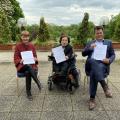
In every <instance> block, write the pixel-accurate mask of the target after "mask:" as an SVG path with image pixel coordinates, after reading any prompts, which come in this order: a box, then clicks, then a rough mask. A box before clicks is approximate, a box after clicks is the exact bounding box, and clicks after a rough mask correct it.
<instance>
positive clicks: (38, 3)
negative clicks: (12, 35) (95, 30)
mask: <svg viewBox="0 0 120 120" xmlns="http://www.w3.org/2000/svg"><path fill="white" fill-rule="evenodd" d="M17 1H18V2H19V3H20V7H21V8H22V10H23V13H24V15H25V19H26V21H27V24H30V25H31V24H39V21H40V18H41V17H44V18H45V22H47V23H51V24H52V23H53V24H56V25H70V24H78V23H80V22H81V21H82V19H83V17H84V13H85V12H87V13H89V21H92V22H93V23H94V24H95V25H99V24H100V22H101V21H102V20H103V19H105V20H106V19H107V20H110V19H111V16H112V15H113V16H115V15H117V14H119V13H120V0H17Z"/></svg>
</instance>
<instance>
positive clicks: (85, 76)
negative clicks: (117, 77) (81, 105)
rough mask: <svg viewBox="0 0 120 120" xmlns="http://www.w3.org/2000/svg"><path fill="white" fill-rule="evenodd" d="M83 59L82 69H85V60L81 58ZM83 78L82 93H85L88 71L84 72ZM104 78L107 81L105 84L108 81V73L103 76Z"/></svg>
mask: <svg viewBox="0 0 120 120" xmlns="http://www.w3.org/2000/svg"><path fill="white" fill-rule="evenodd" d="M82 61H83V69H84V71H85V60H82ZM84 74H85V75H84V79H83V89H84V94H85V89H86V87H85V86H86V83H87V84H88V83H89V81H90V76H89V75H88V73H85V72H84ZM105 80H106V81H107V84H108V83H109V75H106V77H105Z"/></svg>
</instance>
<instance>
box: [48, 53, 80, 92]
mask: <svg viewBox="0 0 120 120" xmlns="http://www.w3.org/2000/svg"><path fill="white" fill-rule="evenodd" d="M76 57H77V55H72V57H71V58H70V59H69V61H68V68H67V73H66V74H61V71H59V72H58V71H56V66H55V64H56V62H55V58H54V57H53V56H48V61H52V73H51V74H50V75H49V76H48V90H50V91H51V90H53V86H54V85H56V86H62V88H63V89H65V90H68V91H69V92H70V93H73V89H77V88H78V87H79V81H80V77H81V75H80V70H78V69H77V68H76V66H75V63H76ZM73 72H74V76H73V74H72V73H73ZM76 83H77V85H76Z"/></svg>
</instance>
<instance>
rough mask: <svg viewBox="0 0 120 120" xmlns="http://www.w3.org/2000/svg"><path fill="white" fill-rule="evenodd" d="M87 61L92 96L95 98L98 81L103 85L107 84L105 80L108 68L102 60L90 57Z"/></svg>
mask: <svg viewBox="0 0 120 120" xmlns="http://www.w3.org/2000/svg"><path fill="white" fill-rule="evenodd" d="M87 62H88V63H87V65H89V68H90V88H89V89H90V90H89V92H90V97H91V98H95V96H96V91H97V85H98V82H100V84H101V86H102V87H104V86H105V85H107V84H106V82H105V77H106V69H107V68H106V65H105V64H104V63H102V61H97V60H94V59H89V60H88V61H87Z"/></svg>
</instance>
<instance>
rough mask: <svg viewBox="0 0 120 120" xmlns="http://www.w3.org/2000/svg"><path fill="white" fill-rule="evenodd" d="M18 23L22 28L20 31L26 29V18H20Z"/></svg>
mask: <svg viewBox="0 0 120 120" xmlns="http://www.w3.org/2000/svg"><path fill="white" fill-rule="evenodd" d="M17 24H18V27H19V28H20V31H23V30H25V26H26V25H27V21H26V20H25V18H19V19H18V22H17Z"/></svg>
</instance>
